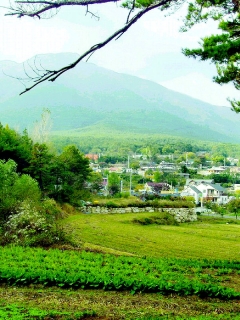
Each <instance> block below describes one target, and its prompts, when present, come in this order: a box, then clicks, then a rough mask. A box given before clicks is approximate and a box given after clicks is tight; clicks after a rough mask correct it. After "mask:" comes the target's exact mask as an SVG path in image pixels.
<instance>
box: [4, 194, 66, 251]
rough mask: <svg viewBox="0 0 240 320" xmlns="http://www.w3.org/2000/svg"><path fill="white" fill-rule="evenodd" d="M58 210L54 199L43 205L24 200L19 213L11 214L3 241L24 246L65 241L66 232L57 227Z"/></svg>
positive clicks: (47, 244) (46, 244)
mask: <svg viewBox="0 0 240 320" xmlns="http://www.w3.org/2000/svg"><path fill="white" fill-rule="evenodd" d="M45 202H46V203H45ZM51 208H53V209H52V211H53V212H51ZM56 212H57V207H56V203H55V201H54V200H50V199H49V200H46V201H43V202H42V203H41V205H39V204H38V205H36V204H33V203H31V202H30V201H23V202H22V203H21V205H20V206H19V208H18V209H17V213H15V214H13V215H11V216H9V218H8V221H7V222H6V223H5V226H4V234H3V237H2V238H3V239H2V242H4V244H6V243H14V244H17V245H23V246H36V245H41V246H49V245H52V244H55V243H58V242H61V241H63V240H64V233H63V231H62V230H60V229H59V228H58V227H57V223H56V217H55V215H56Z"/></svg>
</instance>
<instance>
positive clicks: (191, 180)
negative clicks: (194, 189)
mask: <svg viewBox="0 0 240 320" xmlns="http://www.w3.org/2000/svg"><path fill="white" fill-rule="evenodd" d="M213 182H214V180H213V179H208V180H204V179H186V185H187V186H188V185H190V184H191V183H192V184H195V185H198V184H200V183H207V184H210V183H213Z"/></svg>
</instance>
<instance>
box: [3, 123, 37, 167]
mask: <svg viewBox="0 0 240 320" xmlns="http://www.w3.org/2000/svg"><path fill="white" fill-rule="evenodd" d="M32 145H33V143H32V140H31V139H30V138H29V136H28V133H27V131H26V130H24V131H23V134H19V133H18V132H16V131H15V130H13V129H11V128H9V126H8V125H6V126H3V125H2V124H1V123H0V159H2V160H6V161H7V160H9V159H12V160H14V161H15V162H16V163H17V164H18V166H17V170H18V172H23V171H24V169H25V168H27V167H28V166H29V162H30V158H31V152H32Z"/></svg>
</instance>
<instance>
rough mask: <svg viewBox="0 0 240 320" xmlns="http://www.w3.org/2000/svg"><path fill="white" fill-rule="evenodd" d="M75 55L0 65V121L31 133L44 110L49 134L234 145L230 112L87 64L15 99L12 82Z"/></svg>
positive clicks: (238, 133) (237, 133)
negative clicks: (131, 136) (150, 136)
mask: <svg viewBox="0 0 240 320" xmlns="http://www.w3.org/2000/svg"><path fill="white" fill-rule="evenodd" d="M76 57H77V56H76V55H75V54H70V53H69V54H66V53H65V54H51V55H41V56H38V57H35V58H33V59H31V60H30V61H28V62H27V63H25V64H24V68H23V65H22V64H19V63H16V62H12V61H1V62H0V122H1V123H2V124H3V125H5V124H8V125H9V126H11V127H13V128H17V129H19V130H23V129H25V128H27V129H28V130H31V128H32V127H33V125H34V123H35V122H36V121H38V120H40V118H41V113H42V112H43V109H44V108H45V109H46V108H47V109H49V110H50V111H51V118H52V122H53V126H52V130H53V131H54V133H55V134H56V133H60V132H62V131H69V134H70V132H71V134H73V133H75V134H76V135H78V134H81V132H84V133H86V132H89V133H90V132H94V133H96V132H99V133H100V132H104V131H106V132H112V133H114V132H115V133H117V132H119V133H121V132H126V133H141V134H160V135H162V134H164V135H171V136H173V137H184V138H191V139H199V140H208V141H221V142H233V143H236V142H237V143H238V142H240V128H239V120H240V118H239V115H237V114H235V113H234V112H233V111H231V110H230V108H226V107H220V106H214V105H211V104H208V103H206V102H203V101H201V100H197V99H193V98H190V97H189V96H187V95H184V94H180V93H177V92H174V91H172V90H169V89H167V88H165V87H163V86H161V85H160V84H157V83H155V82H153V81H149V80H145V79H141V78H138V77H134V76H131V75H126V74H121V73H116V72H113V71H111V70H107V69H104V68H101V67H98V66H96V65H94V64H91V63H86V62H82V63H80V64H79V65H78V66H77V67H76V68H74V69H72V70H70V71H68V72H66V73H65V74H63V75H62V76H61V77H59V78H58V79H57V80H56V81H55V82H53V83H52V82H45V83H42V84H41V85H39V86H37V87H35V88H34V89H32V90H31V91H29V92H27V93H25V94H23V95H19V93H20V92H21V91H23V89H24V87H23V86H22V84H21V82H20V81H19V80H18V79H17V78H28V77H29V76H30V77H31V76H34V75H36V74H34V68H35V70H36V69H39V68H46V69H49V68H57V67H59V66H64V65H65V64H67V63H69V62H71V61H73V60H74V59H75V58H76ZM28 80H29V79H28ZM204 94H205V93H204V91H203V92H202V95H203V97H204Z"/></svg>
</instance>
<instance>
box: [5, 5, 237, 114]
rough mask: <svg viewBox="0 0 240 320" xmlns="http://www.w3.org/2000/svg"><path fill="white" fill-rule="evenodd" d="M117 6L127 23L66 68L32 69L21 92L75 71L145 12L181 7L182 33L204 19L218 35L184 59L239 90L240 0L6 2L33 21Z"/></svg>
mask: <svg viewBox="0 0 240 320" xmlns="http://www.w3.org/2000/svg"><path fill="white" fill-rule="evenodd" d="M111 2H114V3H116V2H117V3H120V5H121V7H123V8H126V10H127V13H126V22H125V24H124V25H123V26H122V27H121V28H120V29H118V30H116V31H115V32H114V33H113V34H112V35H110V36H109V37H108V38H106V39H105V40H104V41H102V42H99V43H97V44H95V45H94V46H92V47H91V48H89V49H88V50H87V51H86V52H84V53H82V54H81V55H80V56H79V57H78V58H77V60H75V61H73V62H72V63H70V64H69V65H67V66H64V67H62V68H60V69H56V70H44V69H37V70H35V76H34V77H32V78H31V80H32V82H31V85H30V86H29V87H26V89H25V90H24V91H23V92H22V93H24V92H27V91H29V90H31V89H32V88H33V87H35V86H36V85H38V84H40V83H41V82H44V81H52V82H53V81H55V80H56V79H57V78H58V77H59V76H61V75H62V74H63V73H65V72H66V71H68V70H70V69H72V68H74V67H75V66H76V65H77V64H78V63H79V62H80V61H82V60H83V59H87V60H88V59H89V58H90V57H91V55H92V54H93V53H94V52H96V51H97V50H99V49H101V48H103V47H104V46H106V45H107V44H108V43H110V42H111V41H112V40H117V39H119V38H120V37H121V36H122V35H123V34H124V33H125V32H127V31H128V30H129V28H130V27H131V26H132V25H134V24H135V23H136V22H137V21H138V20H139V19H140V18H142V17H143V16H144V15H145V14H147V13H148V12H150V11H152V10H155V9H160V10H161V11H165V12H166V14H170V13H172V12H174V11H175V10H177V9H179V7H181V6H183V5H184V6H186V5H187V6H188V9H187V11H186V15H185V19H184V21H183V27H182V31H186V30H188V29H189V28H191V27H192V26H193V25H195V24H196V23H199V22H203V21H206V20H207V19H214V20H219V21H220V23H219V28H220V30H221V31H222V33H221V34H219V35H212V36H210V37H208V38H205V39H203V42H202V45H201V46H202V47H201V48H200V49H196V50H188V49H185V50H184V53H185V55H187V56H192V57H195V58H196V57H200V59H202V60H211V61H212V62H213V63H214V64H216V66H217V71H218V76H217V77H215V79H214V80H215V81H216V82H218V83H220V84H222V83H227V82H233V84H234V86H235V88H236V89H237V90H238V89H239V86H240V84H239V53H238V48H239V0H194V1H190V0H125V1H121V0H75V1H71V0H14V1H12V2H11V3H9V7H8V8H7V9H8V12H7V13H6V15H12V16H17V17H18V18H22V17H25V16H28V17H32V18H38V19H43V18H51V17H52V16H53V15H55V14H57V13H58V11H59V10H60V9H61V8H63V7H66V6H72V7H76V6H83V7H86V14H90V15H92V16H95V17H96V15H95V14H94V13H92V12H91V11H90V8H91V6H92V5H96V4H99V5H100V4H101V5H103V4H104V3H111ZM231 103H232V106H233V109H234V110H235V111H237V112H239V111H240V102H237V101H235V100H232V101H231Z"/></svg>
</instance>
